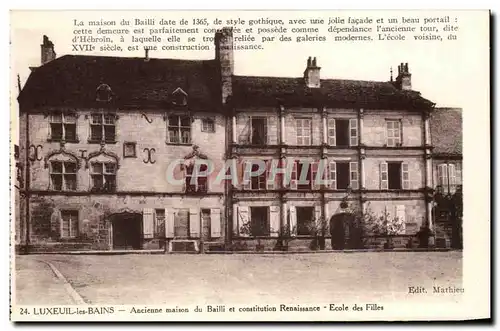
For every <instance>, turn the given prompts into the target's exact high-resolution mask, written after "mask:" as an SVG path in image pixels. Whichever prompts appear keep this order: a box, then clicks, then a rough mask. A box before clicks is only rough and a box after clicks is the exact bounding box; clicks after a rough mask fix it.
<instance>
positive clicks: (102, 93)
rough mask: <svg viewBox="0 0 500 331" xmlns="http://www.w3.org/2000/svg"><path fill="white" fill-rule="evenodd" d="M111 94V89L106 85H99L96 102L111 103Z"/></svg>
mask: <svg viewBox="0 0 500 331" xmlns="http://www.w3.org/2000/svg"><path fill="white" fill-rule="evenodd" d="M112 95H113V92H112V91H111V87H109V85H108V84H101V85H99V87H97V90H96V100H97V101H100V102H109V101H111V97H112Z"/></svg>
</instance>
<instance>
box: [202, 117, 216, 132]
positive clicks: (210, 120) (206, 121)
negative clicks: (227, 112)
mask: <svg viewBox="0 0 500 331" xmlns="http://www.w3.org/2000/svg"><path fill="white" fill-rule="evenodd" d="M209 123H210V125H211V126H212V127H211V128H210V127H209V126H207V125H208V124H209ZM201 132H206V133H215V119H214V118H208V117H207V118H203V119H202V120H201Z"/></svg>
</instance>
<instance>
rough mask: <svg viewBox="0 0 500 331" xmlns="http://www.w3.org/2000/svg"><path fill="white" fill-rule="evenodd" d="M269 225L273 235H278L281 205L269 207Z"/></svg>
mask: <svg viewBox="0 0 500 331" xmlns="http://www.w3.org/2000/svg"><path fill="white" fill-rule="evenodd" d="M269 226H270V233H271V237H277V236H278V235H279V233H280V230H281V229H280V207H279V206H270V207H269Z"/></svg>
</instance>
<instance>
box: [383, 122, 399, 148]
mask: <svg viewBox="0 0 500 331" xmlns="http://www.w3.org/2000/svg"><path fill="white" fill-rule="evenodd" d="M389 123H391V124H392V125H393V126H392V128H389ZM394 124H397V125H398V128H397V131H396V128H395V127H394ZM396 132H398V133H399V134H398V135H397V136H396ZM390 139H391V141H394V143H393V144H389V140H390ZM385 145H386V146H387V147H401V146H402V145H403V123H402V121H401V119H390V118H389V119H386V120H385Z"/></svg>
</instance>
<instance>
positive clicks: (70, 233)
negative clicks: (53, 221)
mask: <svg viewBox="0 0 500 331" xmlns="http://www.w3.org/2000/svg"><path fill="white" fill-rule="evenodd" d="M60 213H61V224H60V231H59V233H60V237H61V238H64V239H73V238H77V237H78V236H79V235H80V211H79V210H77V209H63V210H61V211H60ZM65 213H68V214H69V215H70V219H69V224H68V236H65V235H64V222H65V220H64V214H65ZM71 214H75V215H76V220H74V222H75V223H76V234H75V233H73V230H74V229H73V225H74V222H73V220H72V219H71V216H72V215H71Z"/></svg>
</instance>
